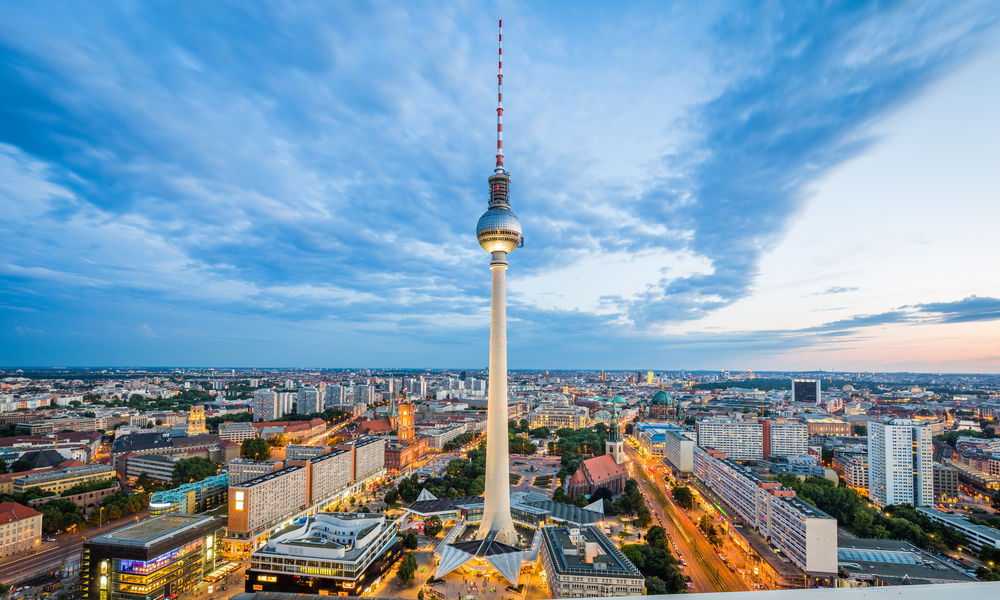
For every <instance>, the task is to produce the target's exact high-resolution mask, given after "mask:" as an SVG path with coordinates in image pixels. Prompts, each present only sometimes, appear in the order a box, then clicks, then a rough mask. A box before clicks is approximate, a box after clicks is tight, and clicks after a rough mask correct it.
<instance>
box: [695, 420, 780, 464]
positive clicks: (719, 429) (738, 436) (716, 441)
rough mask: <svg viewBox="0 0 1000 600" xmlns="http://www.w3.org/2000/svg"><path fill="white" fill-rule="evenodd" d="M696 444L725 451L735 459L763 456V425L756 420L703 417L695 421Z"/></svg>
mask: <svg viewBox="0 0 1000 600" xmlns="http://www.w3.org/2000/svg"><path fill="white" fill-rule="evenodd" d="M695 432H696V435H697V442H698V445H699V446H701V447H702V448H713V449H715V450H719V451H721V452H725V453H726V454H727V455H729V457H730V458H733V459H735V460H761V459H763V458H764V427H763V426H762V425H761V424H760V423H758V422H756V421H733V420H731V419H705V420H704V421H698V422H697V423H695Z"/></svg>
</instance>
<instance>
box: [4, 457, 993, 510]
mask: <svg viewBox="0 0 1000 600" xmlns="http://www.w3.org/2000/svg"><path fill="white" fill-rule="evenodd" d="M0 462H2V461H0ZM990 503H991V504H993V510H998V511H1000V492H997V493H995V494H993V497H992V498H990Z"/></svg>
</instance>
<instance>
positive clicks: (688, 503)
mask: <svg viewBox="0 0 1000 600" xmlns="http://www.w3.org/2000/svg"><path fill="white" fill-rule="evenodd" d="M670 495H671V496H673V497H674V500H676V501H677V504H678V505H680V507H681V508H686V509H687V510H691V509H692V508H694V494H692V493H691V488H689V487H687V486H683V485H679V486H675V487H674V488H673V489H672V490H670Z"/></svg>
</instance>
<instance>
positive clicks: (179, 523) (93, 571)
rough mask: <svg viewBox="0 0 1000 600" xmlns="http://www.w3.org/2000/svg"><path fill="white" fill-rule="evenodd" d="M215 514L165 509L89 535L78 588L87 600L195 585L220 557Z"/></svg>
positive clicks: (146, 598)
mask: <svg viewBox="0 0 1000 600" xmlns="http://www.w3.org/2000/svg"><path fill="white" fill-rule="evenodd" d="M222 534H223V530H222V528H221V526H220V521H219V520H218V519H216V518H214V517H199V516H193V515H176V514H168V515H163V516H159V517H156V518H152V519H149V520H147V521H143V522H141V523H136V524H135V525H132V526H131V527H126V528H124V529H120V530H118V531H115V532H112V533H108V534H106V535H102V536H98V537H96V538H94V539H92V540H88V541H87V542H86V543H84V545H83V554H82V557H81V565H80V568H81V581H80V586H81V591H82V593H83V596H84V598H87V599H88V600H117V599H128V600H159V599H161V598H166V597H169V596H175V595H177V594H180V593H182V592H185V591H188V590H190V589H191V588H193V587H194V586H195V585H197V583H198V582H199V581H201V579H202V577H203V576H204V575H205V573H210V572H212V571H214V570H215V568H216V566H217V565H218V563H220V562H221V560H220V557H219V548H220V547H221V539H222Z"/></svg>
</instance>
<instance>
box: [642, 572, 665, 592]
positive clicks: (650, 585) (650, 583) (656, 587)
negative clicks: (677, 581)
mask: <svg viewBox="0 0 1000 600" xmlns="http://www.w3.org/2000/svg"><path fill="white" fill-rule="evenodd" d="M646 593H647V594H649V595H650V596H656V595H659V594H665V593H667V584H666V583H664V582H663V580H662V579H660V578H659V577H657V576H656V575H652V576H650V577H647V578H646Z"/></svg>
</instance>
